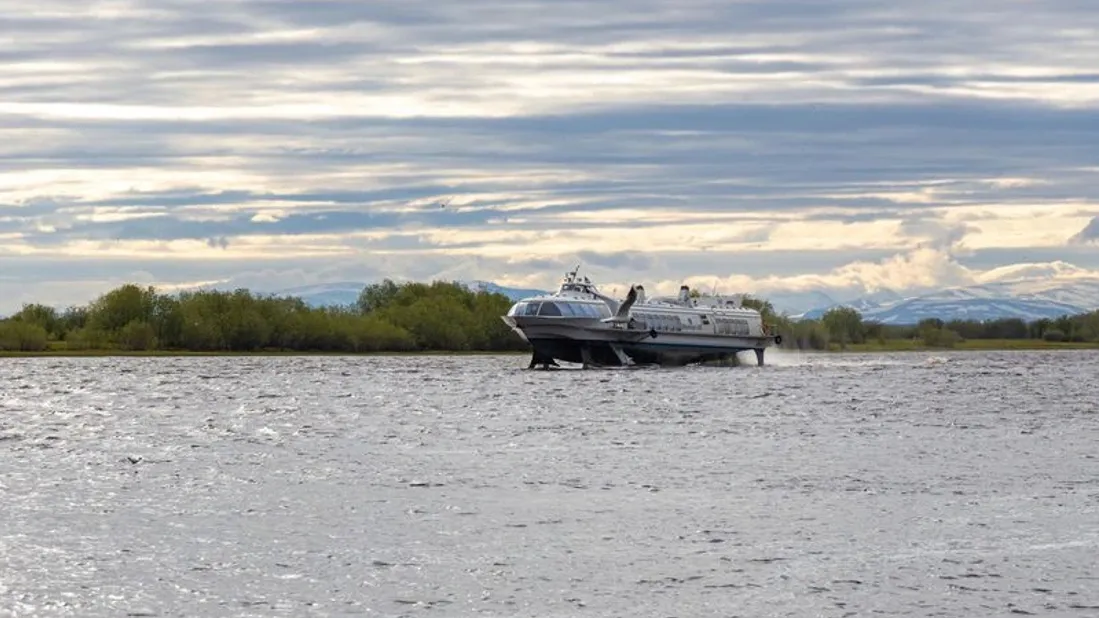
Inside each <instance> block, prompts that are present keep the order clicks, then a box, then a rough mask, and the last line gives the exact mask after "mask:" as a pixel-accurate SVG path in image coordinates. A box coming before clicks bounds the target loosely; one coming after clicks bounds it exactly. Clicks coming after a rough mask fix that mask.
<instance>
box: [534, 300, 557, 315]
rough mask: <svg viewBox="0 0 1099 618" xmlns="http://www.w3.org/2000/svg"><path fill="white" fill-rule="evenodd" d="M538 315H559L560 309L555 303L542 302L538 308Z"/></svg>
mask: <svg viewBox="0 0 1099 618" xmlns="http://www.w3.org/2000/svg"><path fill="white" fill-rule="evenodd" d="M538 315H542V316H550V317H560V316H561V310H560V309H558V308H557V303H549V302H547V303H542V308H541V309H539V310H538Z"/></svg>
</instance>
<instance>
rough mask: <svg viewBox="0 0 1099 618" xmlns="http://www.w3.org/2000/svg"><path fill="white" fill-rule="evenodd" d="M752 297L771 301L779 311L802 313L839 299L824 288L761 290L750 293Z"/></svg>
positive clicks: (831, 303) (829, 305) (829, 304)
mask: <svg viewBox="0 0 1099 618" xmlns="http://www.w3.org/2000/svg"><path fill="white" fill-rule="evenodd" d="M749 296H751V297H752V298H762V299H764V300H766V301H767V302H769V303H771V306H772V307H774V308H775V311H777V312H778V313H786V314H797V313H802V312H803V311H805V309H806V308H808V307H831V306H832V305H835V304H837V300H836V299H835V298H834V297H833V296H830V295H829V294H828V293H826V292H824V291H823V290H809V291H807V292H760V293H753V294H749Z"/></svg>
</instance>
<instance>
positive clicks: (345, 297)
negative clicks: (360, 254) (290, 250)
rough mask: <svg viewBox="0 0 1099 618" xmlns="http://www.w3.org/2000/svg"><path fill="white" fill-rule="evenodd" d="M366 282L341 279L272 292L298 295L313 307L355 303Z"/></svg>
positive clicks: (281, 294) (282, 294) (279, 294)
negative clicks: (334, 281)
mask: <svg viewBox="0 0 1099 618" xmlns="http://www.w3.org/2000/svg"><path fill="white" fill-rule="evenodd" d="M365 287H366V284H365V283H359V282H357V281H340V282H336V283H318V284H316V285H303V286H299V287H294V288H285V289H281V290H276V291H274V292H271V294H274V295H275V296H296V297H298V298H300V299H302V300H303V301H305V304H307V305H310V306H312V307H335V306H344V305H354V304H355V302H356V301H358V300H359V294H360V293H362V291H363V288H365Z"/></svg>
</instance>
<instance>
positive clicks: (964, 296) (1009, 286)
mask: <svg viewBox="0 0 1099 618" xmlns="http://www.w3.org/2000/svg"><path fill="white" fill-rule="evenodd" d="M842 305H843V306H847V307H852V308H854V309H855V310H856V311H858V312H859V313H860V314H862V317H863V319H864V320H873V321H876V322H881V323H883V324H916V323H917V322H919V321H920V320H923V319H925V318H938V319H941V320H995V319H1001V318H1020V319H1023V320H1026V321H1031V320H1038V319H1042V318H1051V319H1052V318H1058V317H1060V316H1063V315H1066V314H1067V315H1073V314H1078V313H1085V312H1088V311H1094V310H1096V309H1099V279H1094V278H1073V279H1064V278H1057V279H1055V278H1047V279H1031V278H1021V279H1008V280H1002V281H992V282H990V283H983V284H979V285H972V286H965V287H954V288H947V289H944V290H939V291H936V292H931V293H927V294H922V295H919V296H914V297H910V298H904V299H893V300H886V301H885V302H882V301H880V300H878V299H870V298H862V299H858V300H856V301H854V302H851V303H842ZM834 306H838V305H832V306H829V307H819V308H816V309H812V310H810V311H807V312H805V313H804V314H802V315H800V316H797V317H799V318H808V319H818V318H820V317H821V316H822V315H824V313H825V312H826V311H827V310H828V309H830V308H832V307H834Z"/></svg>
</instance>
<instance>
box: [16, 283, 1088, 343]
mask: <svg viewBox="0 0 1099 618" xmlns="http://www.w3.org/2000/svg"><path fill="white" fill-rule="evenodd" d="M511 304H512V301H511V300H510V299H508V298H507V297H506V296H504V295H502V294H493V293H487V292H473V291H470V290H469V289H467V288H466V287H464V286H462V285H460V284H457V283H447V282H439V281H437V282H434V283H403V284H397V283H394V282H393V281H390V280H385V281H383V282H381V283H377V284H373V285H369V286H367V287H366V288H364V289H363V291H362V293H361V294H360V296H359V299H358V302H356V303H355V304H354V305H350V306H346V307H325V308H315V307H310V306H308V305H306V304H305V302H304V301H302V300H301V299H300V298H294V297H276V296H264V295H257V294H253V293H251V292H249V291H248V290H244V289H240V290H236V291H233V292H221V291H198V292H183V293H178V294H164V293H159V292H157V291H156V290H155V289H154V288H152V287H141V286H137V285H133V284H127V285H123V286H121V287H119V288H116V289H114V290H111V291H110V292H107V293H106V294H104V295H102V296H100V297H99V298H97V299H96V300H95V301H93V302H91V303H89V304H87V305H85V306H76V307H70V308H68V309H65V310H62V311H58V310H56V309H54V308H52V307H48V306H45V305H42V304H29V305H25V306H24V307H23V309H22V310H21V311H19V312H18V313H17V314H15V315H13V316H11V317H9V318H6V319H3V320H0V355H6V356H13V355H57V356H65V355H69V356H76V355H80V356H101V355H115V354H117V355H193V354H205V355H209V354H303V353H309V354H379V353H386V354H392V353H405V354H407V353H421V354H422V353H451V354H453V353H501V352H525V351H528V350H529V346H528V344H527V343H526V342H525V341H523V340H522V339H521V338H520V337H519V336H518V335H517V334H515V333H514V332H513V331H512V330H511V329H510V328H508V327H507V325H506V324H504V323H503V321H502V320H500V316H502V315H504V314H505V313H507V310H508V308H509V307H510V306H511ZM745 304H746V305H749V306H753V307H755V308H757V309H759V310H760V311H761V312H762V313H763V315H764V320H765V321H766V322H767V323H768V324H769V325H771V326H772V328H773V329H775V330H776V331H777V332H779V333H781V334H782V336H783V339H784V341H783V345H782V346H781V347H782V348H786V349H798V350H806V351H811V350H820V351H826V350H827V351H833V350H834V351H851V352H859V351H902V350H928V349H949V348H956V349H981V350H987V349H1065V348H1086V347H1099V312H1091V313H1086V314H1081V315H1075V316H1063V317H1061V318H1058V319H1056V320H1036V321H1032V322H1026V321H1023V320H1020V319H1002V320H993V321H986V322H977V321H960V320H956V321H948V322H944V321H942V320H924V321H922V322H920V323H919V324H917V325H914V326H891V325H883V324H877V323H874V322H867V321H864V320H863V319H862V318H861V316H860V315H859V313H858V312H857V311H855V310H854V309H850V308H845V307H841V308H836V309H832V310H829V311H828V312H827V313H825V314H824V316H822V317H821V318H820V319H819V320H798V321H794V320H791V319H789V318H787V317H786V316H783V315H778V314H776V312H775V311H774V309H773V307H772V306H771V304H770V303H769V302H767V301H765V300H760V299H754V298H748V299H746V300H745Z"/></svg>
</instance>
